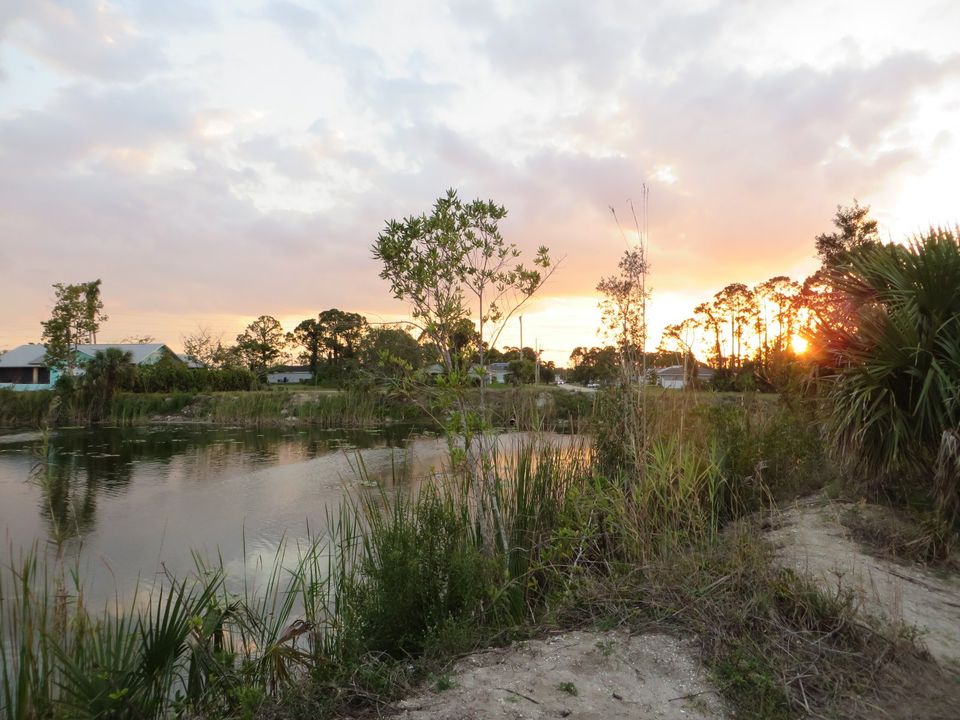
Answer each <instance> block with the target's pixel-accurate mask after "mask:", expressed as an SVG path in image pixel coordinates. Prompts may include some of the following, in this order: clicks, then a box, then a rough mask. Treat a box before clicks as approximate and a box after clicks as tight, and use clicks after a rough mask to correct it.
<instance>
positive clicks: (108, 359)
mask: <svg viewBox="0 0 960 720" xmlns="http://www.w3.org/2000/svg"><path fill="white" fill-rule="evenodd" d="M136 372H137V371H136V368H135V367H134V365H133V355H132V354H130V353H129V352H126V351H123V350H120V349H119V348H107V349H106V350H98V351H97V353H96V355H94V356H93V358H92V359H91V360H90V361H89V362H87V364H86V365H84V373H83V381H82V387H83V390H84V392H85V394H86V395H87V402H88V407H89V412H90V419H91V420H100V419H102V418H103V417H104V416H105V415H106V412H107V410H109V408H110V404H111V402H112V401H113V396H114V395H115V394H116V392H117V391H118V390H120V389H121V388H124V387H130V386H131V385H133V382H134V380H135V378H136Z"/></svg>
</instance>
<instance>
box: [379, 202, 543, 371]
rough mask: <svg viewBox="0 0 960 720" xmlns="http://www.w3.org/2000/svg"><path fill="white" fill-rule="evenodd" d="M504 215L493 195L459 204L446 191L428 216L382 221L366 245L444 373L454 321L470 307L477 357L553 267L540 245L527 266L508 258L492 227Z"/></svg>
mask: <svg viewBox="0 0 960 720" xmlns="http://www.w3.org/2000/svg"><path fill="white" fill-rule="evenodd" d="M506 215H507V211H506V209H504V208H503V207H502V206H500V205H496V204H495V203H494V202H492V201H482V200H474V201H473V202H470V203H464V202H463V201H462V200H460V198H459V197H458V196H457V193H456V191H455V190H452V189H451V190H448V191H447V194H446V195H445V196H444V197H441V198H439V199H438V200H437V201H436V203H434V207H433V211H432V212H431V213H430V214H429V215H427V214H422V215H418V216H410V217H407V218H405V219H404V220H402V221H397V220H391V221H389V222H388V223H387V226H386V228H385V229H384V231H383V232H381V233H380V235H379V237H378V238H377V241H376V243H375V244H374V246H373V255H374V257H375V258H376V259H378V260H380V261H381V262H382V263H383V269H382V270H381V272H380V277H382V278H383V279H384V280H387V281H389V283H390V289H391V291H392V292H393V295H394V297H395V298H397V299H398V300H406V301H408V302H410V303H411V315H412V316H413V320H414V323H415V324H416V325H417V327H419V328H420V329H421V330H422V332H423V333H424V334H425V335H426V336H427V338H429V339H430V340H431V341H432V342H433V343H434V344H435V345H436V346H437V348H438V350H439V352H440V353H441V358H440V360H441V363H442V364H443V366H444V368H445V369H446V370H447V372H448V373H452V372H454V371H455V370H456V369H457V368H455V366H454V358H453V355H452V353H451V351H452V349H453V348H455V344H456V343H455V339H456V335H457V332H458V329H462V325H459V323H460V322H461V321H462V320H464V319H469V318H470V317H471V315H472V314H473V312H474V308H475V309H476V310H475V311H476V314H477V317H478V323H477V324H476V328H477V333H478V334H479V343H478V345H479V352H480V362H481V363H483V362H484V347H485V344H486V345H490V346H493V345H496V342H497V339H498V337H499V334H500V332H501V331H502V329H503V327H504V325H505V324H506V322H507V321H508V320H509V319H510V318H511V317H512V316H513V315H514V314H515V313H516V312H517V310H519V308H520V307H522V306H523V305H524V304H525V303H526V301H527V300H528V299H529V298H530V297H531V296H532V295H533V294H534V293H535V292H536V291H537V290H538V289H540V287H541V286H542V285H543V283H544V282H545V281H546V279H547V278H548V277H549V276H550V274H552V272H553V269H554V268H555V266H553V265H551V262H550V257H549V252H548V250H547V248H545V247H542V246H541V247H540V248H539V249H538V251H537V255H536V257H535V258H534V267H533V268H527V267H525V266H524V265H523V264H522V263H519V262H516V264H514V263H515V261H517V259H518V258H519V257H520V251H519V250H518V249H517V247H516V246H515V245H514V244H512V243H507V242H505V241H504V239H503V236H502V235H501V234H500V229H499V222H500V220H502V219H503V218H505V217H506ZM468 294H469V295H470V296H472V297H471V298H470V300H469V301H468V298H467V295H468ZM471 301H472V302H471ZM488 328H489V331H488Z"/></svg>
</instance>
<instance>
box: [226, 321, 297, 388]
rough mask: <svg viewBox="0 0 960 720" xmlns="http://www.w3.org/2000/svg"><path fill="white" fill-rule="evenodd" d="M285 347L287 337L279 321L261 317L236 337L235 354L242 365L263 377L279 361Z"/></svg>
mask: <svg viewBox="0 0 960 720" xmlns="http://www.w3.org/2000/svg"><path fill="white" fill-rule="evenodd" d="M286 346H287V336H286V334H285V333H284V332H283V327H282V326H281V325H280V321H279V320H277V319H276V318H274V317H271V316H270V315H261V316H260V317H258V318H257V319H256V320H254V321H253V322H252V323H250V324H249V325H247V328H246V330H244V331H243V332H242V333H240V334H239V335H237V345H236V352H237V353H238V355H239V357H240V358H241V360H242V362H243V363H244V365H246V366H247V367H248V368H250V370H251V371H252V372H254V373H256V374H257V376H258V377H263V376H264V375H266V373H267V371H268V370H269V369H270V368H272V367H275V366H276V365H277V364H278V363H279V362H280V361H281V359H282V357H283V353H284V350H285V348H286Z"/></svg>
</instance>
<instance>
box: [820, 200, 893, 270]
mask: <svg viewBox="0 0 960 720" xmlns="http://www.w3.org/2000/svg"><path fill="white" fill-rule="evenodd" d="M833 224H834V225H835V226H836V228H837V230H836V232H832V233H829V234H827V233H821V234H820V235H817V237H816V246H817V255H818V256H819V258H820V261H821V263H822V266H823V267H824V268H829V267H831V266H833V265H835V264H836V263H837V261H838V260H840V259H841V258H842V257H843V256H844V254H845V253H848V252H850V251H851V250H854V249H856V248H860V247H865V246H868V245H874V246H875V245H879V244H880V233H879V232H878V231H877V221H876V220H874V219H873V218H871V217H870V206H869V205H864V206H861V205H860V203H858V202H857V200H856V198H854V200H853V205H851V206H850V207H843V206H841V205H837V214H836V215H834V217H833Z"/></svg>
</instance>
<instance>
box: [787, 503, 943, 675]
mask: <svg viewBox="0 0 960 720" xmlns="http://www.w3.org/2000/svg"><path fill="white" fill-rule="evenodd" d="M850 507H851V506H850V505H849V504H846V503H827V502H825V501H824V500H822V499H813V500H805V501H801V502H798V503H796V504H794V505H792V506H790V507H788V508H786V509H784V511H783V512H782V514H781V515H780V516H779V521H778V522H777V523H776V528H775V529H774V530H773V531H771V533H770V539H771V540H772V541H773V543H774V545H775V546H776V548H777V550H776V557H777V559H778V561H779V562H781V563H782V564H783V565H784V566H785V567H790V568H793V569H795V570H797V571H798V572H803V573H807V574H809V575H810V576H811V577H812V578H813V579H814V580H816V581H817V582H818V583H819V584H820V585H822V586H823V587H826V588H828V589H830V590H835V589H836V588H837V587H838V586H839V587H840V588H844V589H848V590H852V591H853V592H854V593H855V594H856V596H857V598H858V599H859V600H860V602H861V604H862V607H863V609H864V610H865V611H867V612H868V613H871V614H874V615H880V616H883V617H885V618H888V619H890V620H892V621H895V622H899V621H902V622H906V623H909V624H910V625H914V626H916V627H917V628H918V629H920V630H921V632H922V635H921V637H920V644H921V645H923V646H924V647H926V648H927V649H928V650H929V651H930V654H931V655H933V656H934V657H935V658H936V659H937V660H938V661H939V662H940V663H941V664H942V665H944V666H945V667H950V668H953V669H955V670H956V669H960V578H958V577H957V576H956V575H952V576H942V575H939V574H935V573H933V572H931V571H929V570H927V569H925V568H922V567H919V566H908V565H901V564H898V563H895V562H892V561H890V560H882V559H879V558H877V557H874V556H872V555H870V554H868V553H867V552H866V551H865V549H864V548H863V547H862V546H861V545H860V544H859V543H858V542H857V541H856V540H854V539H853V538H852V537H851V535H850V533H849V531H848V530H847V529H846V528H845V527H844V526H843V524H842V523H841V520H840V518H841V516H842V514H843V513H844V512H845V511H846V510H847V509H849V508H850Z"/></svg>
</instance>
